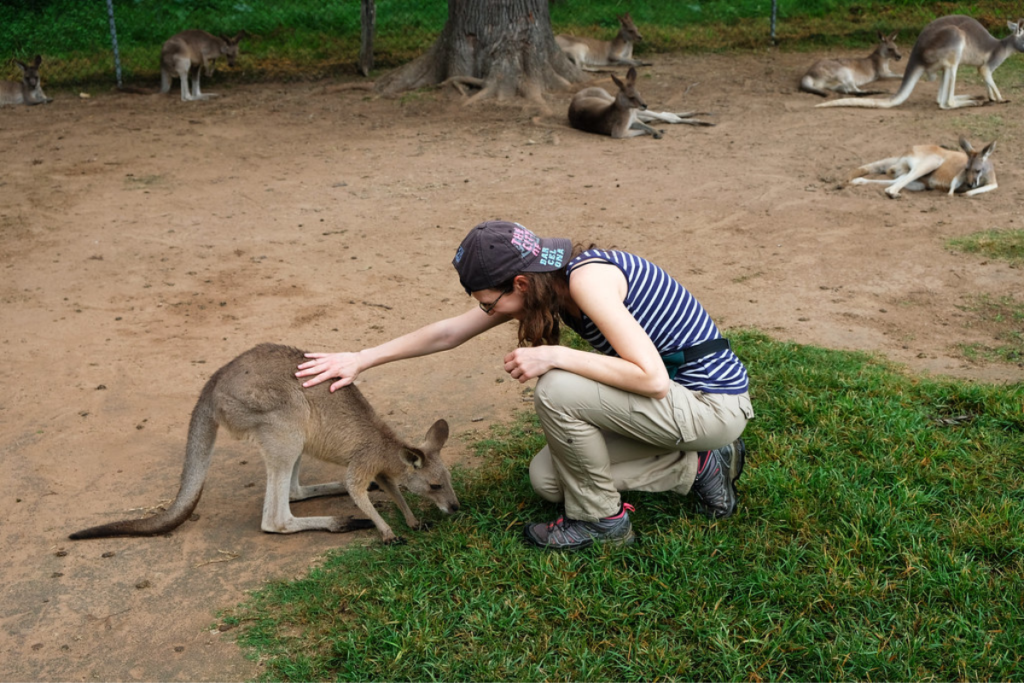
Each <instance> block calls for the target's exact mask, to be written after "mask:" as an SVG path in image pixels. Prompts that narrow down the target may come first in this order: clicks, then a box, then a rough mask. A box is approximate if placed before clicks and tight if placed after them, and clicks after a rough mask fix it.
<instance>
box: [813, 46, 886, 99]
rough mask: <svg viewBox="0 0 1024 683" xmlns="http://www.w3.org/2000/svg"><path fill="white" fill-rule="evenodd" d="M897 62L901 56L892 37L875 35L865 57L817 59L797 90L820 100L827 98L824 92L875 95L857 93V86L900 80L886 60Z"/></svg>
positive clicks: (863, 91)
mask: <svg viewBox="0 0 1024 683" xmlns="http://www.w3.org/2000/svg"><path fill="white" fill-rule="evenodd" d="M890 59H893V60H895V61H897V62H898V61H900V60H901V59H903V55H902V54H900V49H899V48H898V47H896V34H895V33H893V34H892V35H891V36H887V35H884V34H883V33H882V32H881V31H879V32H878V45H877V47H875V51H874V52H872V53H871V54H870V55H868V56H867V57H860V58H846V59H821V60H818V61H817V62H815V63H814V64H813V65H812V66H811V68H810V69H808V70H807V73H806V74H805V75H804V77H803V78H802V79H800V89H801V90H803V91H804V92H809V93H813V94H815V95H820V96H822V97H828V92H826V90H832V91H835V92H839V93H844V94H847V95H857V96H861V95H877V94H878V93H879V91H877V90H867V91H865V90H861V89H860V86H862V85H867V84H868V83H873V82H875V81H877V80H880V79H883V78H900V75H899V74H895V73H893V72H892V71H891V70H890V69H889V60H890Z"/></svg>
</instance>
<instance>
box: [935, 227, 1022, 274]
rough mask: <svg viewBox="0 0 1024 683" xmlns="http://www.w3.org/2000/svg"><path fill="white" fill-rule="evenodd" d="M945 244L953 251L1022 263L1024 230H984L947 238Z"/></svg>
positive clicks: (1016, 263)
mask: <svg viewBox="0 0 1024 683" xmlns="http://www.w3.org/2000/svg"><path fill="white" fill-rule="evenodd" d="M946 246H947V247H948V248H950V249H952V250H954V251H962V252H964V253H967V254H978V255H979V256H984V257H985V258H989V259H998V260H1002V261H1007V262H1008V263H1010V264H1012V265H1014V266H1018V267H1019V266H1022V265H1024V230H999V229H993V230H985V231H982V232H976V233H973V234H971V235H967V236H965V237H957V238H955V239H952V240H949V242H947V243H946Z"/></svg>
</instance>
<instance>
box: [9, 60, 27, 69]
mask: <svg viewBox="0 0 1024 683" xmlns="http://www.w3.org/2000/svg"><path fill="white" fill-rule="evenodd" d="M11 61H12V62H14V63H15V64H17V65H18V68H19V69H21V70H22V71H27V70H28V64H26V63H25V62H19V61H18V60H17V59H12V60H11Z"/></svg>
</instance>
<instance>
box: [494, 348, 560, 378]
mask: <svg viewBox="0 0 1024 683" xmlns="http://www.w3.org/2000/svg"><path fill="white" fill-rule="evenodd" d="M560 350H561V347H559V346H530V347H522V348H518V349H516V350H515V351H512V352H510V353H509V354H508V355H506V356H505V372H507V373H508V374H509V375H511V376H512V379H516V380H519V382H520V383H522V382H527V381H529V380H531V379H535V378H537V377H540V376H541V375H543V374H544V373H545V372H547V371H548V370H551V369H552V368H556V367H558V364H557V361H556V359H557V355H558V353H559V351H560Z"/></svg>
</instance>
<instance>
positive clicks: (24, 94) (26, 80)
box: [0, 55, 53, 105]
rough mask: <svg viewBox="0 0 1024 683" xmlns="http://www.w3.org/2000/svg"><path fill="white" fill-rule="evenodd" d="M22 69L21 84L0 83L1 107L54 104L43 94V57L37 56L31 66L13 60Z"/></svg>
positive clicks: (11, 82)
mask: <svg viewBox="0 0 1024 683" xmlns="http://www.w3.org/2000/svg"><path fill="white" fill-rule="evenodd" d="M12 61H13V62H14V63H15V64H17V65H18V67H19V68H20V69H21V82H20V83H15V82H14V81H0V105H3V104H28V105H33V104H45V103H46V102H53V100H52V99H50V98H49V97H47V96H46V95H44V94H43V86H42V83H41V82H40V81H39V65H40V64H42V63H43V57H42V55H36V58H35V60H34V61H33V62H32V63H31V64H26V63H25V62H19V61H18V60H17V59H15V60H12Z"/></svg>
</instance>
